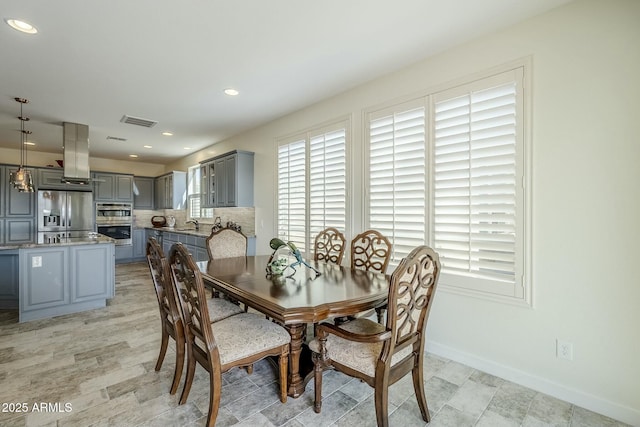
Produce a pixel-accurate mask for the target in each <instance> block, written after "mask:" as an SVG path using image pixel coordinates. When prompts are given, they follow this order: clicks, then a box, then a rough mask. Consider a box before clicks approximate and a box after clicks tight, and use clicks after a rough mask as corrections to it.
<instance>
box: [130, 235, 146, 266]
mask: <svg viewBox="0 0 640 427" xmlns="http://www.w3.org/2000/svg"><path fill="white" fill-rule="evenodd" d="M146 231H147V230H145V229H144V228H137V229H135V230H133V239H132V240H133V258H136V259H142V258H144V257H145V256H146V250H147V249H146V244H147V239H146V235H147V233H146Z"/></svg>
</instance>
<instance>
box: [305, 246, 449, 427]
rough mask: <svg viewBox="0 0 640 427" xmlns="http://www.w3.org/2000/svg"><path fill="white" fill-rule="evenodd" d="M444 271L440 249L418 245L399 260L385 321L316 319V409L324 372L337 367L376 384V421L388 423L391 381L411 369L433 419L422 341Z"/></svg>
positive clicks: (424, 410)
mask: <svg viewBox="0 0 640 427" xmlns="http://www.w3.org/2000/svg"><path fill="white" fill-rule="evenodd" d="M439 275H440V261H439V257H438V254H437V253H436V252H435V251H433V250H432V249H431V248H429V247H427V246H419V247H417V248H415V249H414V250H413V251H412V252H411V253H410V254H409V255H408V256H407V257H406V258H405V259H403V260H402V261H401V262H400V265H399V266H398V268H397V269H396V270H395V271H394V273H393V275H392V277H391V282H390V286H389V315H388V316H387V322H386V325H381V324H379V323H376V322H374V321H372V320H369V319H366V318H358V319H355V320H352V321H350V322H347V323H344V324H342V325H341V326H335V325H332V324H329V323H323V324H320V325H318V328H317V336H316V339H315V340H314V341H312V342H311V344H310V347H311V349H312V350H313V352H314V353H313V360H314V364H315V369H314V378H315V402H314V410H315V411H316V412H318V413H319V412H320V409H321V405H322V372H323V370H324V369H327V368H333V369H336V370H339V371H341V372H343V373H345V374H347V375H350V376H353V377H356V378H360V379H362V380H363V381H364V382H366V383H367V384H369V385H370V386H372V387H373V388H374V389H375V391H374V396H375V408H376V419H377V422H378V426H388V425H389V420H388V407H387V405H388V390H389V386H390V385H392V384H393V383H395V382H396V381H398V380H400V379H401V378H403V377H404V376H405V375H406V374H408V373H409V372H411V374H412V377H413V388H414V390H415V394H416V398H417V399H418V406H419V407H420V412H421V414H422V418H423V420H424V421H426V422H429V421H430V415H429V408H428V406H427V400H426V397H425V393H424V383H423V380H424V376H423V361H424V343H425V336H424V333H425V328H426V325H427V319H428V317H429V311H430V310H431V306H432V305H433V297H434V295H435V292H436V286H437V284H438V277H439Z"/></svg>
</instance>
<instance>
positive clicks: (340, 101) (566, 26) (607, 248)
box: [169, 0, 640, 425]
mask: <svg viewBox="0 0 640 427" xmlns="http://www.w3.org/2000/svg"><path fill="white" fill-rule="evenodd" d="M639 46H640V2H639V1H635V0H628V1H624V0H609V1H606V2H605V1H600V0H592V1H589V0H580V1H576V2H573V3H570V4H568V5H566V6H564V7H561V8H559V9H556V10H554V11H551V12H549V13H547V14H544V15H541V16H539V17H537V18H534V19H531V20H528V21H526V22H524V23H521V24H519V25H517V26H514V27H512V28H509V29H507V30H505V31H502V32H500V33H497V34H494V35H491V36H487V37H482V38H480V39H477V40H475V41H473V42H472V43H468V44H466V45H463V46H459V47H457V48H455V49H451V50H449V51H447V52H444V53H442V54H440V55H438V56H436V57H433V58H430V59H426V60H424V61H422V62H419V63H417V64H415V65H414V66H412V67H409V68H406V69H404V70H402V71H400V72H398V73H395V74H393V75H389V76H387V77H385V78H382V79H378V80H376V81H373V82H370V83H367V84H364V85H362V86H360V87H358V88H356V89H354V90H351V91H349V92H347V93H344V94H342V95H340V96H337V97H335V98H332V99H329V100H327V101H324V102H321V103H319V104H316V105H313V106H311V107H308V108H307V109H305V110H302V111H298V112H296V113H294V114H291V115H289V116H287V117H284V118H282V119H280V120H277V121H274V122H272V123H270V124H268V125H266V126H263V127H260V128H258V129H255V130H253V131H251V132H247V133H245V134H243V135H239V136H237V137H234V138H232V139H230V140H227V141H224V142H222V143H220V144H217V145H215V146H213V147H211V148H210V149H209V150H206V151H207V152H204V151H203V152H200V153H196V154H194V155H192V156H189V157H188V158H185V159H182V160H181V161H180V162H177V163H176V164H175V165H170V166H169V169H170V168H180V169H182V168H184V167H186V166H188V165H189V164H193V163H196V162H197V161H198V160H202V159H204V158H207V157H211V156H212V155H214V154H219V153H223V152H225V151H228V150H231V149H234V148H238V149H246V150H252V151H255V152H256V157H255V176H256V180H255V184H256V189H255V205H256V234H257V235H258V252H261V253H267V252H268V246H267V242H268V241H269V239H270V238H271V237H272V236H274V235H275V232H276V230H275V221H274V209H275V208H274V203H273V201H274V194H275V187H274V183H275V179H274V173H275V152H276V151H275V139H276V138H277V137H279V136H282V135H286V134H290V133H292V132H294V131H296V130H299V129H303V128H307V127H310V126H314V125H317V124H319V123H323V122H326V121H327V120H330V119H332V118H336V117H341V116H345V115H351V117H352V120H353V123H354V126H353V137H354V138H353V139H354V141H353V145H352V147H351V150H352V154H353V158H355V160H354V161H353V164H352V170H353V176H352V177H351V178H352V183H353V187H352V188H353V191H352V192H351V196H352V202H353V203H354V211H353V216H354V219H353V228H352V230H351V231H349V230H348V233H349V234H350V235H349V236H348V237H352V236H353V235H354V234H355V232H357V231H359V230H361V229H362V227H363V218H362V201H361V196H360V194H361V193H362V191H361V188H362V164H361V162H362V160H361V157H362V156H358V153H360V152H361V150H362V132H363V123H362V110H363V109H364V108H368V107H371V106H374V105H377V104H380V103H383V102H386V101H388V100H391V99H394V98H397V97H400V96H404V95H407V94H411V93H414V92H419V91H422V90H424V89H429V88H434V87H438V86H440V85H442V84H443V83H446V82H449V81H453V80H456V79H457V78H460V77H464V76H468V75H470V74H473V73H475V72H479V71H484V70H487V69H490V68H492V67H494V66H497V65H500V64H503V63H507V62H509V61H512V60H514V59H518V58H523V57H527V56H531V57H532V61H533V72H532V81H530V82H528V84H531V85H532V89H533V111H532V128H531V131H532V132H531V135H532V140H530V141H529V142H530V143H531V144H532V153H533V158H532V165H533V179H532V184H533V189H532V190H533V193H532V194H533V197H532V199H533V200H532V209H531V213H532V260H533V262H532V266H531V268H532V275H533V289H534V301H535V307H534V308H533V309H526V308H521V307H515V306H509V305H504V304H500V303H496V302H491V301H486V300H480V299H474V298H470V297H463V296H459V295H453V294H449V293H446V292H439V293H438V297H437V300H436V303H435V306H434V309H433V312H432V318H431V319H430V325H429V328H428V339H429V340H430V341H429V347H428V348H429V349H430V350H431V351H434V352H437V353H440V354H443V355H446V356H448V357H451V358H453V359H455V360H459V361H463V362H465V363H467V364H469V365H472V366H475V367H478V368H480V369H484V370H486V371H489V372H492V373H495V374H497V375H500V376H503V377H506V378H508V379H512V380H514V381H516V382H519V383H522V384H524V385H527V386H530V387H533V388H535V389H538V390H540V391H543V392H547V393H549V394H552V395H555V396H557V397H560V398H563V399H565V400H569V401H571V402H574V403H577V404H579V405H581V406H585V407H587V408H589V409H591V410H594V411H596V412H600V413H603V414H605V415H609V416H613V417H614V418H617V419H620V420H622V421H625V422H628V423H631V424H634V425H640V310H639V308H638V301H640V278H639V276H638V274H637V271H638V269H637V268H634V267H636V264H638V263H640V244H639V243H638V242H640V225H639V224H640V197H639V194H638V189H637V186H638V184H640V166H639V165H638V163H639V162H640V141H639V140H638V135H640V106H639V103H640V84H639V83H638V78H640V48H639ZM556 338H560V339H562V340H565V341H569V342H571V343H573V346H574V360H573V361H567V360H563V359H558V358H556V357H555V340H556Z"/></svg>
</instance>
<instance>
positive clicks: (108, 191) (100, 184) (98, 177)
mask: <svg viewBox="0 0 640 427" xmlns="http://www.w3.org/2000/svg"><path fill="white" fill-rule="evenodd" d="M114 178H115V176H114V175H112V174H106V173H95V174H93V179H94V188H93V197H94V199H95V200H99V201H107V202H109V201H113V200H115V194H116V188H115V179H114Z"/></svg>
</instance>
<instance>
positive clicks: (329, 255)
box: [313, 227, 347, 265]
mask: <svg viewBox="0 0 640 427" xmlns="http://www.w3.org/2000/svg"><path fill="white" fill-rule="evenodd" d="M346 241H347V240H346V239H345V237H344V234H342V233H341V232H340V231H339V230H338V229H337V228H334V227H328V228H325V229H324V230H322V231H321V232H319V233H318V235H317V236H316V240H315V243H314V246H313V260H314V261H324V262H326V263H332V264H337V265H340V263H341V262H342V257H343V256H344V249H345V246H346Z"/></svg>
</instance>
